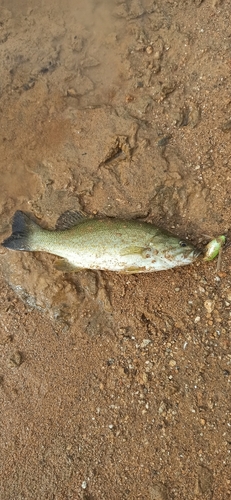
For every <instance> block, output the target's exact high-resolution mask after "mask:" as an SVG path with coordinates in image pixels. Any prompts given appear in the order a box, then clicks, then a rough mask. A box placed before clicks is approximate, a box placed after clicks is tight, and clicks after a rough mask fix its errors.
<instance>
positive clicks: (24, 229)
mask: <svg viewBox="0 0 231 500" xmlns="http://www.w3.org/2000/svg"><path fill="white" fill-rule="evenodd" d="M38 231H41V228H40V226H38V224H36V222H34V221H33V220H31V219H30V218H29V217H28V216H27V215H26V214H24V213H23V212H21V210H17V212H15V214H14V217H13V221H12V234H11V236H9V238H7V239H6V240H4V241H3V243H2V245H3V246H4V247H5V248H10V249H11V250H24V251H26V252H30V251H33V250H35V248H33V243H32V241H33V234H35V233H37V232H38Z"/></svg>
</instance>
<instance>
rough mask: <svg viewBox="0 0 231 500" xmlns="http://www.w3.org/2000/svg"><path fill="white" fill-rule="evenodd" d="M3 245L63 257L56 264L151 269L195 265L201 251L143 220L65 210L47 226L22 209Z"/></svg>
mask: <svg viewBox="0 0 231 500" xmlns="http://www.w3.org/2000/svg"><path fill="white" fill-rule="evenodd" d="M2 245H3V246H4V247H6V248H9V249H11V250H22V251H25V252H48V253H51V254H54V255H56V256H58V257H59V258H58V260H57V262H56V264H55V266H56V268H57V269H59V270H62V271H78V270H82V269H92V270H108V271H117V272H122V273H148V272H153V271H162V270H166V269H170V268H173V267H176V266H184V265H188V264H191V263H192V262H193V261H194V260H195V259H196V258H197V257H198V255H199V254H200V253H201V251H200V250H198V249H197V248H195V247H194V246H193V245H191V244H190V243H188V242H185V241H183V240H181V239H180V238H178V237H177V236H174V235H172V234H171V233H169V232H167V231H164V230H162V229H160V228H158V227H156V226H154V225H153V224H149V223H147V222H140V221H137V220H118V219H113V218H105V219H97V218H92V219H91V218H87V217H86V216H85V215H84V214H82V213H80V212H69V211H68V212H65V213H64V214H63V215H61V216H60V218H59V219H58V221H57V224H56V229H55V230H47V229H43V228H42V227H41V226H39V225H38V224H37V223H36V222H34V221H33V220H32V219H30V217H28V216H27V215H26V214H24V213H23V212H21V211H20V210H18V211H17V212H16V213H15V214H14V217H13V223H12V235H11V236H10V237H9V238H7V239H6V240H5V241H4V242H3V243H2Z"/></svg>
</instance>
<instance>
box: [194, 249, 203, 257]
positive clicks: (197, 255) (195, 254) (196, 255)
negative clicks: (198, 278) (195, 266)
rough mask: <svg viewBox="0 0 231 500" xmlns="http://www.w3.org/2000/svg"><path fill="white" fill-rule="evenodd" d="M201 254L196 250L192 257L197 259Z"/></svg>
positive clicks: (200, 251)
mask: <svg viewBox="0 0 231 500" xmlns="http://www.w3.org/2000/svg"><path fill="white" fill-rule="evenodd" d="M201 254H202V250H198V249H196V250H194V252H193V256H194V257H195V258H197V257H199V255H201Z"/></svg>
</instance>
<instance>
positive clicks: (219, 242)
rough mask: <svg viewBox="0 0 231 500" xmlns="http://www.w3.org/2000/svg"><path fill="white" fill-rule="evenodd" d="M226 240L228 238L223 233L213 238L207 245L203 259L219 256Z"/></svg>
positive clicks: (207, 259) (208, 259)
mask: <svg viewBox="0 0 231 500" xmlns="http://www.w3.org/2000/svg"><path fill="white" fill-rule="evenodd" d="M225 240H226V238H225V236H223V235H222V236H218V237H217V238H215V239H214V240H211V241H210V242H209V243H208V245H206V247H205V254H204V257H203V260H205V261H210V260H213V259H215V257H217V255H219V254H220V252H221V248H222V247H223V246H224V244H225Z"/></svg>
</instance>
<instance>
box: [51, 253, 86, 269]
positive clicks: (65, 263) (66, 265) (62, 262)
mask: <svg viewBox="0 0 231 500" xmlns="http://www.w3.org/2000/svg"><path fill="white" fill-rule="evenodd" d="M55 269H57V270H58V271H64V272H66V273H70V272H75V273H77V272H78V271H82V270H83V269H84V268H83V267H76V266H75V265H74V264H72V263H71V262H69V260H67V259H63V258H62V257H60V258H58V259H57V260H56V261H55Z"/></svg>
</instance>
